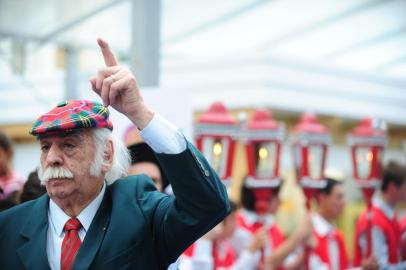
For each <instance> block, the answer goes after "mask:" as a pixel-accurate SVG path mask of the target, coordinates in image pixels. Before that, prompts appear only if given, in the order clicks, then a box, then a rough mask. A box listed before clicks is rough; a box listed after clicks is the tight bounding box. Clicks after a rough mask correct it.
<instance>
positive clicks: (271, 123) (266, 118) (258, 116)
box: [247, 109, 278, 129]
mask: <svg viewBox="0 0 406 270" xmlns="http://www.w3.org/2000/svg"><path fill="white" fill-rule="evenodd" d="M247 128H248V129H277V128H278V123H277V122H276V121H275V120H273V119H272V115H271V114H270V113H269V112H268V111H267V110H264V109H257V110H256V111H255V112H254V116H253V117H252V119H251V120H250V121H249V122H248V124H247Z"/></svg>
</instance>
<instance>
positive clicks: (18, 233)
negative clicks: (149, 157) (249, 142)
mask: <svg viewBox="0 0 406 270" xmlns="http://www.w3.org/2000/svg"><path fill="white" fill-rule="evenodd" d="M98 43H99V46H100V47H101V51H102V53H103V56H104V60H105V63H106V65H107V67H106V68H104V69H102V70H100V71H99V72H98V74H97V77H95V78H92V79H91V84H92V87H93V90H94V91H95V92H96V93H98V94H99V95H100V97H101V98H102V100H103V103H104V105H105V106H106V107H107V106H109V105H110V106H112V107H113V108H115V109H116V110H118V111H119V112H121V113H123V114H124V115H126V116H127V117H128V118H129V119H130V120H131V121H132V122H133V123H134V124H135V125H136V126H137V127H138V128H139V129H140V130H141V135H142V136H143V138H144V140H145V141H146V142H147V143H148V144H149V145H150V146H151V148H152V149H153V150H154V151H155V152H156V153H157V157H158V160H159V162H160V163H161V165H162V167H163V169H164V171H165V174H166V176H167V177H168V179H169V181H170V182H171V184H172V187H173V191H174V194H175V196H167V195H165V194H163V193H160V192H158V191H157V190H156V189H155V187H154V185H153V183H152V181H151V179H150V178H149V177H147V176H145V175H138V176H130V177H127V178H123V179H119V180H116V179H118V178H120V177H122V176H123V175H124V174H125V172H126V171H127V169H128V165H129V157H128V152H127V151H126V149H125V147H124V146H122V145H120V144H118V143H117V142H116V141H115V140H114V139H113V138H112V137H111V131H110V130H111V129H112V123H111V122H110V121H109V119H108V110H107V108H106V107H105V106H102V105H101V104H98V103H95V102H89V101H83V100H82V101H69V102H64V103H61V104H59V105H58V106H57V107H56V108H54V109H53V110H51V111H50V112H48V113H47V114H45V115H43V116H41V117H39V118H38V120H37V122H36V123H35V124H34V126H33V128H32V130H31V133H32V134H33V135H35V136H37V137H38V140H39V142H40V145H41V159H40V162H41V169H40V172H39V176H40V179H41V181H42V182H43V183H44V184H45V186H46V189H47V194H46V195H44V196H42V197H40V198H39V199H37V200H34V201H30V202H27V203H25V204H22V205H20V206H17V207H15V208H13V209H10V210H8V211H5V212H3V213H1V215H0V250H1V252H0V262H1V266H0V267H1V269H49V268H51V269H165V268H167V266H168V265H169V264H170V263H171V262H172V261H174V260H175V259H176V258H177V257H178V256H179V255H180V254H181V253H182V252H183V250H184V249H186V248H187V247H188V246H189V245H190V244H191V243H192V242H193V241H195V240H196V239H197V238H199V237H200V236H202V235H203V234H205V233H206V232H207V231H209V230H210V229H211V228H213V227H214V226H215V225H216V224H217V223H219V222H220V221H221V220H222V219H223V218H224V217H225V216H226V214H227V212H228V211H229V205H228V202H227V194H226V190H225V188H224V186H223V185H222V184H221V182H220V180H219V178H218V176H217V175H216V173H215V172H214V171H213V170H212V169H211V168H210V166H209V164H208V163H207V161H206V160H205V159H204V158H203V156H202V155H201V154H200V153H199V152H198V151H197V150H196V148H194V147H193V146H192V145H191V144H190V143H189V142H187V141H186V140H185V139H184V137H183V136H182V135H181V134H180V133H179V131H177V129H176V128H174V127H173V126H172V125H171V124H170V123H168V122H167V121H166V120H164V119H163V118H162V117H160V116H159V115H158V114H156V113H154V112H153V111H151V110H150V109H149V108H148V107H147V105H146V104H145V103H144V102H143V99H142V96H141V95H140V91H139V89H138V87H137V84H136V81H135V78H134V76H133V75H132V74H131V73H130V72H129V71H127V70H125V69H123V68H122V67H119V66H117V63H116V60H115V58H114V55H113V54H112V52H111V51H110V49H109V47H108V44H107V43H106V42H105V41H103V40H101V39H99V40H98Z"/></svg>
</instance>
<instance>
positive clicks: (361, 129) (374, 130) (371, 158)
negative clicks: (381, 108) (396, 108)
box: [348, 118, 386, 203]
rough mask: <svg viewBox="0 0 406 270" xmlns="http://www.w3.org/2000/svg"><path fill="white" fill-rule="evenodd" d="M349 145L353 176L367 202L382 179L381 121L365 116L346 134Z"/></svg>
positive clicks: (383, 135) (383, 137) (383, 132)
mask: <svg viewBox="0 0 406 270" xmlns="http://www.w3.org/2000/svg"><path fill="white" fill-rule="evenodd" d="M348 144H349V145H350V147H351V159H352V165H353V177H354V179H355V181H356V182H357V184H358V185H359V186H360V187H361V189H362V192H363V193H364V197H365V199H366V200H367V203H371V198H372V195H373V193H374V191H375V189H376V188H377V187H379V185H380V183H381V181H382V157H383V152H384V149H385V145H386V125H385V123H384V122H383V121H379V120H376V119H371V118H365V119H364V120H362V121H361V123H360V124H359V125H358V126H357V127H356V128H355V129H354V130H353V131H352V132H351V133H350V134H349V135H348Z"/></svg>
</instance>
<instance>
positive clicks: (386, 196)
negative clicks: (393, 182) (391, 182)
mask: <svg viewBox="0 0 406 270" xmlns="http://www.w3.org/2000/svg"><path fill="white" fill-rule="evenodd" d="M381 200H382V201H383V202H384V203H386V204H387V205H389V206H390V207H391V208H392V209H393V208H395V206H396V203H397V201H396V200H395V199H393V198H392V197H391V196H390V195H389V194H387V193H385V192H382V194H381Z"/></svg>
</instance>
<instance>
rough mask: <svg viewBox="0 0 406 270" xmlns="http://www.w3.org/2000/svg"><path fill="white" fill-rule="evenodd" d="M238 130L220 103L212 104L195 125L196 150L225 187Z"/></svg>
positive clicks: (227, 183) (229, 114)
mask: <svg viewBox="0 0 406 270" xmlns="http://www.w3.org/2000/svg"><path fill="white" fill-rule="evenodd" d="M238 130H239V124H238V122H237V121H236V120H235V118H234V117H233V116H232V115H231V113H230V112H229V111H228V110H227V109H226V107H225V106H224V104H223V103H221V102H215V103H213V104H212V105H211V106H210V107H209V109H208V110H207V111H206V112H204V113H203V114H202V115H201V116H200V118H199V119H198V121H197V124H196V125H195V138H196V145H197V148H198V149H199V150H200V151H201V152H202V153H203V155H204V156H205V158H206V159H207V160H208V162H209V163H210V165H211V166H212V167H213V168H214V170H215V171H216V172H217V174H218V175H219V176H220V178H221V179H222V180H223V182H224V184H225V185H226V186H229V185H230V184H231V173H232V166H233V159H234V151H235V144H236V138H237V132H238Z"/></svg>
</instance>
